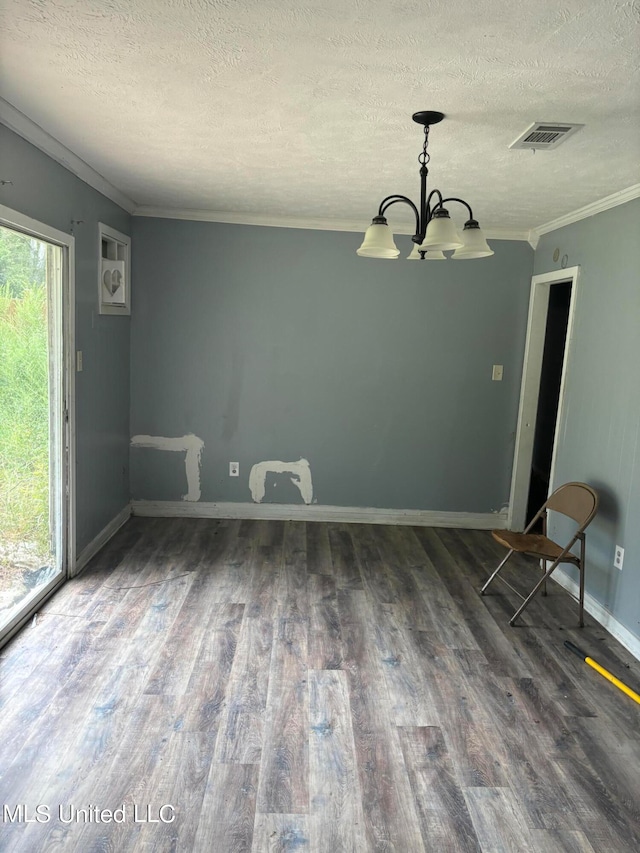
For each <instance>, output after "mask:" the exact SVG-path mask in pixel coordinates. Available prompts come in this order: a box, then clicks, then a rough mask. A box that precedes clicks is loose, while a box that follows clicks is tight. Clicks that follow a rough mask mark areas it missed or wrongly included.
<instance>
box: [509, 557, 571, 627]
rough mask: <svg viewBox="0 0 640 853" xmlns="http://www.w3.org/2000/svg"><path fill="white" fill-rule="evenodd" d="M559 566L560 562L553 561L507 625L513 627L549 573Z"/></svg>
mask: <svg viewBox="0 0 640 853" xmlns="http://www.w3.org/2000/svg"><path fill="white" fill-rule="evenodd" d="M559 565H560V560H555V562H553V563H552V564H551V568H550V569H549V570H548V571H546V572H545V573H544V575H543V576H542V577H541V578H540V580H539V581H538V583H537V584H536V585H535V586H534V588H533V589H532V590H531V592H530V593H529V595H528V596H527V597H526V598H525V600H524V601H523V602H522V604H521V605H520V607H519V608H518V609H517V610H516V612H515V613H514V614H513V616H512V617H511V619H509V624H510V625H513V624H514V622H515V621H516V619H517V618H518V616H519V615H520V614H521V613H522V611H523V610H524V609H525V607H526V606H527V604H529V602H530V601H531V599H532V598H533V596H534V595H535V594H536V592H537V591H538V590H539V589H540V587H541V586H542V584H543V583H545V581H546V580H547V578H548V577H550V576H551V573H552V572H553V571H555V570H556V569H557V567H558V566H559Z"/></svg>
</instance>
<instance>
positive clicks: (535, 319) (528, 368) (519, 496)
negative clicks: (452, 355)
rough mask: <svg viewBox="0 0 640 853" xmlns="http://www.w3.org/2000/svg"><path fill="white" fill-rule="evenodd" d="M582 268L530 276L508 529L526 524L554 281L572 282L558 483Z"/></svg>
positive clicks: (560, 406) (551, 485)
mask: <svg viewBox="0 0 640 853" xmlns="http://www.w3.org/2000/svg"><path fill="white" fill-rule="evenodd" d="M579 271H580V267H567V269H564V270H555V271H554V272H548V273H543V274H542V275H534V276H533V277H532V279H531V296H530V299H529V319H528V321H527V339H526V343H525V348H524V365H523V368H522V385H521V388H520V408H519V411H518V427H517V430H516V445H515V452H514V456H513V472H512V475H511V496H510V498H509V512H508V515H507V528H508V529H509V530H523V529H524V526H525V524H526V514H527V500H528V497H529V483H530V480H531V462H532V460H533V441H534V437H535V428H536V415H537V414H538V398H539V395H540V375H541V372H542V357H543V354H544V341H545V335H546V329H547V313H548V310H549V292H550V288H551V286H552V285H554V284H560V283H561V282H566V281H570V282H571V302H570V305H569V319H568V323H567V337H566V340H565V345H564V357H563V362H562V377H561V380H560V397H559V399H558V414H557V417H556V425H555V438H554V441H553V455H552V457H551V476H550V480H549V491H550V492H552V491H553V489H554V486H555V482H554V478H555V467H556V451H557V447H558V436H559V426H560V424H561V423H562V417H563V413H564V400H565V388H566V377H567V368H568V364H569V359H570V356H571V343H572V340H573V324H574V319H575V314H576V310H575V309H576V305H577V301H578V300H577V297H578V274H579Z"/></svg>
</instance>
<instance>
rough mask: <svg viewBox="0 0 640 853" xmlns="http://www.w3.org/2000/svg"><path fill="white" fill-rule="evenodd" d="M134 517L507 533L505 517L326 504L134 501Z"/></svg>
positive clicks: (493, 514) (487, 514)
mask: <svg viewBox="0 0 640 853" xmlns="http://www.w3.org/2000/svg"><path fill="white" fill-rule="evenodd" d="M131 511H132V513H133V515H141V516H148V517H152V518H162V517H168V518H247V519H254V518H255V519H268V520H270V521H335V522H345V523H355V524H407V525H411V526H415V527H461V528H466V529H468V530H469V529H471V530H492V529H493V528H499V529H504V528H505V526H506V523H507V515H506V513H492V512H487V513H473V512H434V511H432V510H422V509H378V508H376V507H358V506H356V507H351V506H326V505H324V504H308V505H307V504H272V503H262V504H256V503H227V502H223V503H206V502H204V501H202V502H200V501H198V502H195V501H193V502H191V501H132V503H131Z"/></svg>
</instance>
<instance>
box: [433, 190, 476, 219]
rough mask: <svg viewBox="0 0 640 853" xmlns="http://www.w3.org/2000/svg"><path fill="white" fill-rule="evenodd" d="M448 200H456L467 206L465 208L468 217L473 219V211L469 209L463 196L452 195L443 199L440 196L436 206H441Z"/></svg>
mask: <svg viewBox="0 0 640 853" xmlns="http://www.w3.org/2000/svg"><path fill="white" fill-rule="evenodd" d="M448 201H457V202H458V203H459V204H463V205H464V206H465V207H466V208H467V210H468V211H469V219H473V211H472V210H471V207H470V205H468V204H467V202H466V201H465V200H464V199H463V198H454V197H453V196H452V197H451V198H444V199H443V198H442V196H440V202H439V203H438V204H437V205H436V207H442V206H443V205H445V204H446V203H447V202H448ZM434 210H435V208H434Z"/></svg>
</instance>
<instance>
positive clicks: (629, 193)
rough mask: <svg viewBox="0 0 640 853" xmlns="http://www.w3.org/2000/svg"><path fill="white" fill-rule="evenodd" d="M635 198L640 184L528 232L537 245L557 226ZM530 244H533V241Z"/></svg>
mask: <svg viewBox="0 0 640 853" xmlns="http://www.w3.org/2000/svg"><path fill="white" fill-rule="evenodd" d="M636 198H640V184H633V185H632V186H630V187H628V188H627V189H626V190H620V191H619V192H616V193H612V194H611V195H608V196H605V197H604V198H601V199H600V200H599V201H593V202H591V204H586V205H585V206H584V207H580V208H578V210H574V211H572V212H571V213H565V215H564V216H559V217H558V218H557V219H552V220H551V221H550V222H546V223H545V224H544V225H538V227H537V228H532V229H531V231H530V234H531V236H532V238H533V240H535V244H536V245H537V244H538V240H539V239H540V237H541V236H542V235H543V234H548V233H549V232H550V231H557V230H558V228H564V227H565V225H572V224H573V223H574V222H579V221H580V220H581V219H587V218H588V217H589V216H595V215H596V213H602V212H603V211H605V210H610V209H611V208H612V207H618V206H619V205H621V204H626V203H627V202H628V201H633V200H634V199H636ZM530 242H531V240H530ZM531 245H533V242H532V243H531ZM534 248H535V246H534Z"/></svg>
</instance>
